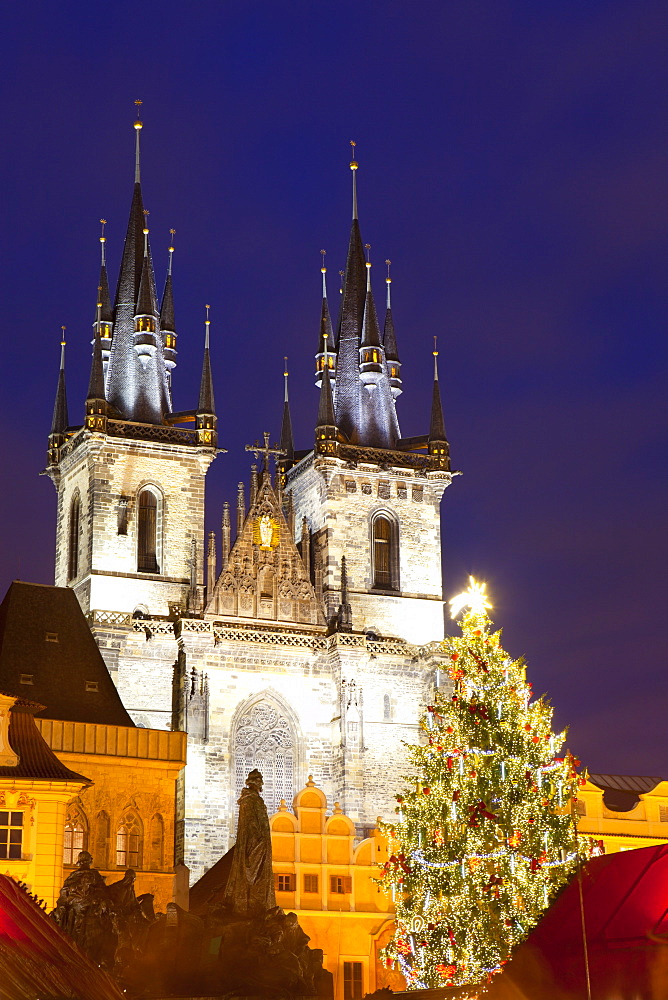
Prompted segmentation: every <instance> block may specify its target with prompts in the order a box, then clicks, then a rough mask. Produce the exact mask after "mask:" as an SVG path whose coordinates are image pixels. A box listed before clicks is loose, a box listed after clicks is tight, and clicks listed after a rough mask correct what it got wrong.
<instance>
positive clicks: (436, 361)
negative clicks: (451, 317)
mask: <svg viewBox="0 0 668 1000" xmlns="http://www.w3.org/2000/svg"><path fill="white" fill-rule="evenodd" d="M431 353H432V354H433V355H434V380H435V381H436V380H438V351H437V350H436V337H434V350H433V351H432V352H431Z"/></svg>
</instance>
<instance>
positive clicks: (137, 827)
mask: <svg viewBox="0 0 668 1000" xmlns="http://www.w3.org/2000/svg"><path fill="white" fill-rule="evenodd" d="M141 841H142V837H141V822H140V819H139V817H138V816H137V814H136V813H135V812H133V811H132V810H131V809H129V810H128V811H127V812H126V813H125V814H124V816H123V818H122V820H121V822H120V824H119V827H118V830H117V831H116V867H117V868H140V867H141V848H142V843H141Z"/></svg>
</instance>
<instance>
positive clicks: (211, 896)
mask: <svg viewBox="0 0 668 1000" xmlns="http://www.w3.org/2000/svg"><path fill="white" fill-rule="evenodd" d="M234 848H235V845H233V846H232V847H231V848H230V849H229V851H228V852H227V854H224V855H223V856H222V858H219V860H218V861H216V863H215V865H213V866H212V867H211V868H209V870H208V871H207V872H204V874H203V875H202V877H201V878H200V879H198V880H197V882H195V884H194V885H193V886H192V888H191V890H190V893H189V896H188V908H189V910H190V912H191V913H197V911H198V910H205V909H206V906H207V904H209V903H222V902H223V897H224V895H225V887H226V886H227V880H228V878H229V877H230V869H231V867H232V859H233V858H234Z"/></svg>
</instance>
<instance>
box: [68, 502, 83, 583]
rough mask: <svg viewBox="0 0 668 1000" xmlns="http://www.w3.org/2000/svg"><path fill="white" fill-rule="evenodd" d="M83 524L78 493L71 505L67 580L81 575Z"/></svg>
mask: <svg viewBox="0 0 668 1000" xmlns="http://www.w3.org/2000/svg"><path fill="white" fill-rule="evenodd" d="M80 522H81V497H80V496H79V493H78V492H76V493H75V494H74V496H73V497H72V503H71V504H70V523H69V535H68V540H67V579H68V582H69V581H70V580H74V579H76V577H77V576H78V575H79V525H80Z"/></svg>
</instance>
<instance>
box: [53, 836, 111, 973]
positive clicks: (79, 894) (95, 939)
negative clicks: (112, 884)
mask: <svg viewBox="0 0 668 1000" xmlns="http://www.w3.org/2000/svg"><path fill="white" fill-rule="evenodd" d="M92 863H93V858H92V857H91V855H90V854H89V853H88V851H80V852H79V855H78V857H77V870H76V871H74V872H71V873H70V874H69V875H68V876H67V878H66V879H65V882H64V883H63V887H62V889H61V890H60V895H59V896H58V900H57V901H56V907H55V909H54V910H53V912H52V914H51V916H52V917H53V919H54V920H55V921H56V923H57V924H58V925H59V926H60V927H61V928H62V930H64V931H66V932H67V933H68V934H69V936H70V937H71V938H72V939H73V940H74V941H76V943H77V944H78V945H79V947H80V948H81V950H82V951H84V952H86V954H87V955H88V956H89V957H90V958H92V959H93V961H95V962H97V963H98V964H99V965H103V966H105V967H106V968H111V967H112V966H113V964H114V955H115V952H116V943H117V936H116V931H115V928H114V919H113V913H112V909H111V906H110V900H109V896H108V891H107V886H106V884H105V881H104V879H103V878H102V876H101V875H100V873H99V871H97V869H95V868H91V864H92Z"/></svg>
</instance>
